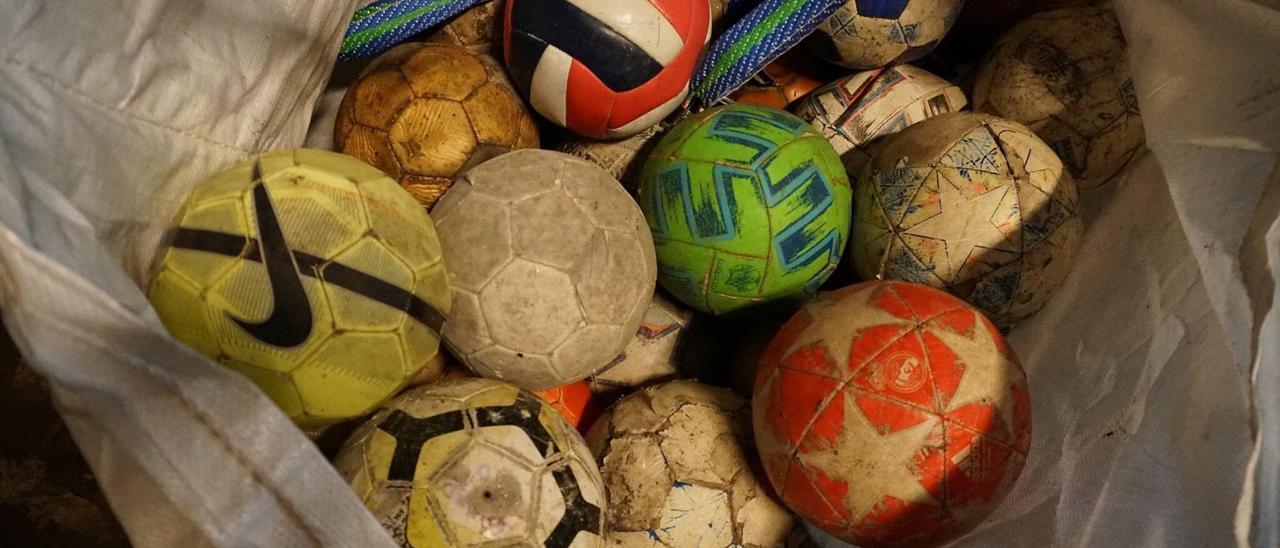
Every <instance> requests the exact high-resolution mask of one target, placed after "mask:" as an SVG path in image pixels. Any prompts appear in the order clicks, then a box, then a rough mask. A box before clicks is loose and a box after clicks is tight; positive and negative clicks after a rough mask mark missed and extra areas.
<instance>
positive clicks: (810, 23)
mask: <svg viewBox="0 0 1280 548" xmlns="http://www.w3.org/2000/svg"><path fill="white" fill-rule="evenodd" d="M484 1H487V0H377V1H376V2H374V3H372V4H370V5H369V6H367V7H364V8H361V9H360V10H359V11H357V12H356V14H355V17H353V18H352V20H351V27H350V28H348V29H347V36H346V38H345V39H344V40H343V41H342V50H341V52H340V53H339V55H338V58H339V59H342V60H350V59H361V58H364V57H372V56H374V55H377V54H379V53H381V52H383V51H385V50H387V49H390V48H391V47H392V46H394V45H396V44H398V43H400V42H401V41H403V40H405V39H407V38H409V37H410V36H413V35H415V34H418V33H419V32H422V31H424V30H427V29H430V28H432V27H435V26H437V25H439V24H441V23H443V22H444V21H446V20H448V19H449V18H451V17H453V16H455V15H457V14H459V13H461V12H462V11H464V10H466V9H467V8H470V7H472V6H474V5H476V4H479V3H481V2H484ZM752 2H753V0H729V6H728V9H729V13H730V14H731V15H732V14H734V13H736V12H741V11H743V10H744V9H746V8H747V7H748V5H749V4H751V3H752ZM844 3H845V0H764V1H763V2H760V3H759V4H758V5H756V6H754V7H752V8H751V9H750V10H749V11H747V12H746V13H745V15H743V16H742V17H741V18H740V19H738V20H737V21H736V22H735V23H734V24H733V25H732V26H730V27H729V30H727V31H725V32H724V34H722V35H721V36H720V37H718V38H716V40H715V41H714V42H713V43H712V44H711V48H710V49H709V50H708V51H707V55H706V57H704V58H703V60H702V63H701V64H700V65H699V66H698V69H697V70H696V71H695V72H694V75H693V81H692V89H693V93H692V99H691V101H690V106H691V107H692V108H695V109H696V108H701V107H703V106H709V105H714V104H716V103H717V102H719V101H721V100H723V99H724V98H725V96H727V95H729V93H731V92H732V91H733V90H735V89H738V88H739V87H740V86H742V84H744V83H746V82H747V81H748V80H750V79H751V77H752V76H754V75H755V74H756V73H757V72H759V71H760V70H761V69H763V68H764V66H765V65H767V64H769V63H770V62H771V61H773V60H774V59H776V58H778V56H780V55H782V54H783V53H785V52H786V51H787V50H788V49H791V47H792V46H795V45H796V44H797V43H799V42H800V40H802V39H804V37H805V36H808V35H809V33H811V32H813V30H814V29H816V28H818V25H819V24H821V23H822V21H823V20H825V19H826V18H828V17H830V16H831V15H832V14H834V13H835V11H836V8H839V7H840V5H842V4H844Z"/></svg>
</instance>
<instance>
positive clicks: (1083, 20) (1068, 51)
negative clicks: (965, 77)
mask: <svg viewBox="0 0 1280 548" xmlns="http://www.w3.org/2000/svg"><path fill="white" fill-rule="evenodd" d="M1125 49H1126V45H1125V40H1124V35H1123V34H1122V33H1121V31H1120V23H1119V22H1117V21H1116V16H1115V14H1114V13H1112V11H1111V8H1089V7H1086V8H1071V9H1062V10H1055V11H1050V12H1045V13H1041V14H1038V15H1035V16H1033V17H1030V18H1028V19H1027V20H1026V21H1023V22H1022V23H1019V24H1018V25H1017V26H1015V27H1013V28H1012V29H1011V30H1009V32H1008V33H1006V34H1005V35H1004V36H1002V37H1001V38H1000V41H999V42H996V45H995V46H994V47H993V48H992V49H991V51H990V52H989V53H988V54H987V57H986V59H985V60H984V61H983V62H982V64H981V65H979V67H978V72H977V76H976V78H975V80H974V84H973V104H974V108H976V109H977V110H979V111H982V112H989V113H991V114H995V115H997V116H1001V117H1003V118H1007V119H1010V120H1013V121H1015V122H1019V123H1022V124H1025V125H1026V126H1027V127H1029V128H1031V130H1032V131H1034V132H1035V133H1036V135H1037V136H1039V137H1040V138H1041V139H1044V141H1045V142H1046V143H1048V144H1049V147H1050V148H1052V149H1053V151H1054V152H1056V153H1057V154H1058V157H1060V158H1061V159H1062V162H1063V163H1064V164H1066V167H1067V169H1068V170H1070V171H1071V176H1072V177H1073V178H1074V179H1075V181H1076V184H1077V185H1079V187H1080V189H1081V190H1091V189H1094V188H1097V187H1099V186H1102V185H1103V184H1106V183H1107V182H1108V181H1110V180H1111V179H1112V178H1113V177H1115V175H1116V174H1117V173H1118V172H1119V171H1120V170H1121V169H1122V168H1124V166H1125V164H1127V163H1128V162H1129V159H1130V158H1132V157H1133V156H1134V155H1135V154H1136V153H1137V152H1138V151H1139V150H1141V149H1142V147H1143V145H1144V144H1145V143H1146V134H1145V133H1144V131H1143V125H1142V114H1141V113H1140V111H1139V109H1138V98H1137V96H1136V95H1135V93H1134V89H1133V77H1132V76H1131V75H1130V72H1129V59H1128V56H1127V55H1126V52H1125Z"/></svg>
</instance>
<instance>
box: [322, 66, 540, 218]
mask: <svg viewBox="0 0 1280 548" xmlns="http://www.w3.org/2000/svg"><path fill="white" fill-rule="evenodd" d="M505 79H506V76H505V75H503V74H502V70H501V68H500V67H499V66H497V65H496V64H495V63H486V62H484V60H482V59H481V58H480V57H478V56H476V55H475V54H472V53H470V52H468V51H467V50H465V49H463V48H461V47H458V46H454V45H450V44H420V43H411V44H404V45H401V46H398V47H396V48H394V49H392V50H390V51H388V52H387V53H384V54H383V55H382V56H381V57H379V58H378V59H376V60H374V62H373V63H372V64H371V65H370V66H369V67H368V68H367V69H366V71H365V73H364V74H363V75H361V76H360V78H359V79H357V80H356V81H355V82H354V83H352V84H351V87H350V88H349V89H348V90H347V94H346V95H345V96H344V97H343V98H342V105H341V106H340V107H339V109H338V118H337V122H336V123H335V125H334V143H336V145H337V148H338V150H339V151H340V152H343V153H345V154H350V155H352V156H355V157H357V158H360V159H361V160H364V161H366V162H369V163H371V164H373V165H375V166H377V167H378V169H381V170H383V171H385V172H387V173H389V174H390V175H391V176H392V177H393V178H395V179H397V180H399V181H400V184H401V185H402V186H404V188H405V189H406V190H408V191H409V193H410V194H413V197H414V198H417V200H418V202H420V203H421V204H422V205H424V206H426V207H428V208H430V207H431V206H433V205H435V203H436V201H437V200H439V199H440V196H441V195H442V194H444V192H445V191H446V190H448V189H449V185H451V184H453V179H454V177H456V176H457V175H458V173H459V172H461V171H462V170H463V169H464V168H465V167H468V166H469V165H472V164H474V163H477V161H479V160H482V159H486V158H488V157H491V156H493V155H496V154H498V153H501V152H506V151H508V150H511V149H517V148H537V147H538V128H537V124H536V123H535V122H534V120H533V117H532V116H530V114H529V113H528V111H526V110H525V108H524V103H522V102H521V101H520V98H519V97H518V96H516V94H515V92H514V91H513V90H512V88H511V85H510V84H509V83H507V82H506V81H505Z"/></svg>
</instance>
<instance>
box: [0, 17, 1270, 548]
mask: <svg viewBox="0 0 1280 548" xmlns="http://www.w3.org/2000/svg"><path fill="white" fill-rule="evenodd" d="M358 3H359V2H358V0H261V1H257V2H218V1H214V0H132V1H124V0H115V1H107V0H103V1H100V2H93V3H88V2H74V3H73V2H35V1H31V0H0V13H4V14H5V16H4V17H2V18H0V44H3V48H2V55H3V62H0V224H2V225H3V226H2V227H0V311H3V316H4V320H5V323H6V325H7V327H8V328H9V330H10V333H11V334H12V336H13V337H14V339H15V340H16V342H17V343H18V345H19V347H20V348H21V349H22V352H23V354H24V356H25V357H26V359H27V360H28V361H29V362H30V363H31V365H32V366H33V367H35V368H36V369H37V370H38V371H39V372H41V373H42V374H44V375H45V376H46V377H48V378H49V380H50V382H51V384H52V387H53V391H54V395H55V399H56V403H57V405H58V408H59V410H60V411H61V412H62V413H63V415H64V417H65V418H66V420H67V423H68V426H69V427H70V429H71V431H72V433H73V435H74V436H75V439H76V441H77V443H78V444H79V446H80V448H81V449H82V451H83V452H84V453H85V457H86V459H87V460H88V461H89V463H90V465H91V467H92V468H93V470H94V472H95V474H96V475H97V477H98V479H99V482H100V483H101V484H102V486H103V489H104V491H105V492H106V495H107V497H108V500H109V501H110V503H111V505H112V508H113V510H114V511H115V512H116V514H117V515H118V516H119V517H120V519H121V520H122V522H123V523H124V526H125V528H126V530H127V531H128V533H129V535H130V538H131V540H132V541H133V542H134V543H136V544H138V545H140V546H152V545H163V546H170V545H176V544H186V545H221V546H250V545H261V546H282V545H287V546H303V545H318V544H326V545H341V546H387V545H390V544H391V543H390V540H389V538H388V537H387V536H386V535H385V534H384V533H383V532H382V531H381V530H380V528H379V526H378V524H377V523H376V522H375V521H374V520H373V519H372V518H371V517H370V516H369V515H368V513H367V512H366V511H365V510H364V509H363V507H362V505H361V504H360V502H359V501H358V500H357V499H356V497H355V496H354V495H352V494H351V492H350V491H349V489H347V488H346V486H345V484H344V483H343V482H342V480H341V479H340V478H339V477H338V476H337V474H336V473H334V471H333V469H332V468H331V467H330V466H329V465H328V463H326V462H325V460H324V458H323V456H322V455H321V454H320V453H319V452H318V451H317V450H316V449H315V448H314V446H313V445H312V444H311V443H310V442H309V441H308V440H307V438H306V437H305V436H303V435H302V434H301V433H300V432H298V430H297V429H296V428H294V427H293V425H292V424H291V423H289V421H288V420H287V419H286V418H285V417H284V416H283V415H282V414H281V413H280V412H279V411H278V410H277V409H276V408H275V407H274V406H273V405H272V404H271V403H270V401H268V400H267V399H266V398H265V397H263V396H262V395H261V394H260V393H259V392H258V391H257V390H256V389H255V388H254V387H253V386H252V384H251V383H249V382H248V381H246V380H245V379H243V378H242V377H240V376H239V375H237V374H235V373H233V372H231V371H230V370H227V369H226V368H223V367H220V366H218V365H217V364H215V363H213V362H211V361H209V360H208V359H205V358H203V357H201V356H199V355H197V354H196V353H195V352H193V351H191V350H189V349H187V348H185V347H184V346H182V345H181V344H179V343H177V342H175V341H174V340H173V339H172V338H170V337H169V336H168V335H167V334H166V333H165V331H164V328H163V327H162V326H161V325H160V324H159V322H158V321H157V319H156V317H155V315H154V314H153V313H152V311H151V309H150V306H149V305H148V304H147V302H146V299H145V298H144V296H143V294H142V292H141V290H140V289H139V287H140V285H141V284H142V283H143V281H144V279H145V277H146V271H147V267H148V265H149V263H150V260H151V256H152V254H153V253H154V251H155V244H156V242H157V241H158V238H159V236H160V234H161V232H162V230H163V228H164V227H165V226H166V225H167V223H168V221H169V220H170V219H171V218H172V216H173V214H174V213H175V212H176V209H177V207H178V205H179V203H180V201H181V200H182V198H183V197H184V196H185V194H186V192H187V191H188V190H189V189H190V188H191V187H192V186H193V185H195V184H197V183H198V182H200V181H201V180H203V179H204V178H206V177H207V176H208V175H209V174H211V173H214V172H217V171H219V170H221V169H224V168H226V167H228V166H230V165H232V164H234V163H236V162H237V161H239V160H242V159H243V158H245V157H247V156H249V155H251V154H253V153H256V152H259V151H264V150H270V149H277V148H288V147H294V146H299V145H301V144H303V142H304V137H305V135H306V133H307V130H308V126H309V125H310V124H312V118H313V116H312V114H313V109H314V108H315V105H316V102H317V98H318V97H320V95H321V92H322V90H323V89H324V87H325V84H326V81H327V80H328V78H329V75H330V70H331V69H332V66H333V59H334V58H335V57H336V53H337V48H338V44H339V42H340V40H341V36H342V31H343V30H344V28H345V26H346V23H347V22H348V21H349V18H350V16H351V13H352V11H353V10H354V8H355V5H356V4H358ZM1115 9H1116V12H1117V15H1118V16H1119V19H1120V21H1121V24H1122V26H1123V28H1124V31H1125V35H1126V37H1127V39H1128V41H1129V44H1130V52H1129V53H1130V57H1131V61H1132V62H1131V66H1132V67H1133V70H1134V80H1135V87H1136V89H1137V93H1138V98H1139V103H1140V105H1141V108H1142V111H1143V119H1144V122H1145V125H1146V128H1147V134H1148V146H1149V148H1150V149H1151V153H1149V154H1146V155H1144V156H1142V157H1141V158H1139V159H1136V160H1135V161H1134V162H1133V164H1132V165H1131V166H1130V168H1129V169H1128V170H1127V172H1126V174H1125V175H1123V176H1122V177H1121V178H1120V179H1119V180H1117V181H1114V182H1113V183H1111V184H1110V185H1109V186H1107V187H1104V188H1103V189H1101V190H1099V191H1096V192H1093V193H1089V194H1086V195H1085V196H1084V198H1083V200H1082V207H1083V210H1084V215H1085V219H1086V223H1087V227H1088V228H1087V232H1086V236H1085V242H1084V245H1083V247H1082V253H1081V255H1080V257H1079V260H1078V262H1077V264H1076V266H1075V269H1074V270H1073V272H1072V274H1071V276H1070V278H1069V279H1068V280H1067V282H1066V284H1065V285H1064V287H1063V288H1062V289H1061V290H1059V292H1058V293H1057V295H1056V296H1055V297H1054V298H1053V299H1052V300H1051V302H1050V303H1049V305H1048V306H1047V307H1046V308H1045V310H1043V311H1042V312H1041V313H1040V314H1038V315H1037V316H1035V317H1033V318H1032V319H1030V320H1028V321H1026V322H1024V323H1023V324H1021V325H1019V326H1018V327H1017V328H1016V329H1015V330H1014V332H1013V333H1012V334H1011V336H1010V341H1011V343H1012V344H1013V346H1014V348H1015V349H1016V350H1017V351H1018V353H1019V355H1020V356H1021V357H1022V359H1023V362H1024V364H1025V366H1026V368H1027V371H1028V375H1029V379H1030V386H1031V392H1032V402H1033V414H1034V434H1033V440H1034V441H1033V445H1032V450H1031V454H1030V458H1029V460H1028V462H1027V466H1026V469H1025V470H1024V472H1023V474H1022V477H1021V479H1020V480H1019V482H1018V483H1017V485H1016V486H1015V487H1014V489H1013V491H1012V492H1011V493H1010V495H1009V496H1008V498H1007V499H1006V500H1005V502H1004V503H1003V504H1002V505H1001V506H1000V508H999V509H997V511H996V512H995V514H994V515H993V516H992V518H991V519H990V520H988V522H987V523H985V524H983V525H982V526H981V527H980V528H979V529H978V530H976V531H975V532H973V533H972V534H970V535H969V536H967V537H966V538H964V539H961V540H960V541H958V542H957V544H961V545H974V546H978V545H989V544H1010V545H1051V544H1052V545H1084V544H1088V545H1103V546H1109V545H1124V546H1132V545H1160V546H1222V545H1230V544H1239V545H1254V546H1276V545H1280V533H1278V532H1277V524H1280V307H1277V306H1276V303H1275V301H1276V286H1277V282H1280V175H1277V169H1276V167H1277V151H1278V150H1280V58H1277V56H1276V55H1275V52H1276V51H1280V2H1278V1H1276V0H1254V1H1249V0H1201V1H1194V0H1166V1H1164V2H1156V1H1153V0H1117V1H1116V2H1115ZM327 97H328V98H329V99H330V100H329V101H327V103H326V104H328V106H329V108H330V110H331V108H332V103H334V102H335V99H336V98H337V97H340V92H334V91H330V92H328V94H327ZM324 113H325V110H324V109H321V112H320V113H319V114H317V116H316V117H315V118H316V122H315V123H316V125H317V126H318V127H317V128H313V129H315V131H313V132H312V136H311V139H310V140H309V141H308V142H310V143H313V144H323V143H325V142H327V135H326V131H325V130H324V129H323V127H322V126H323V124H325V123H328V122H329V121H328V120H327V119H326V118H327V117H326V116H325V115H324Z"/></svg>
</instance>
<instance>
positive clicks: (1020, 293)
mask: <svg viewBox="0 0 1280 548" xmlns="http://www.w3.org/2000/svg"><path fill="white" fill-rule="evenodd" d="M1076 201H1077V194H1076V186H1075V182H1074V181H1073V180H1072V179H1071V175H1070V174H1069V173H1067V172H1066V171H1065V170H1064V169H1063V166H1062V161H1061V160H1059V159H1058V156H1057V155H1056V154H1054V152H1053V149H1051V148H1049V146H1048V145H1046V144H1045V143H1044V141H1042V140H1040V138H1039V137H1036V135H1035V134H1034V133H1032V132H1031V130H1029V129H1027V127H1026V126H1023V125H1022V124H1019V123H1017V122H1011V121H1008V120H1004V119H1001V118H997V117H994V116H990V115H986V114H973V113H968V112H959V113H949V114H942V115H939V116H935V117H933V118H929V119H928V120H925V121H923V122H920V123H918V124H915V125H912V126H911V127H908V128H907V129H905V130H903V131H902V132H900V133H896V134H894V135H890V136H888V137H886V138H885V139H884V141H882V142H881V143H880V144H879V145H878V146H877V147H876V148H875V149H874V153H873V158H872V159H871V161H870V163H868V164H867V166H866V167H865V168H864V169H863V171H862V175H861V176H860V177H859V178H858V183H857V185H856V188H855V190H854V205H855V207H854V215H853V231H852V236H851V237H850V238H849V257H850V260H852V261H853V265H854V267H855V268H856V269H857V271H858V274H860V275H861V276H862V277H863V278H864V279H872V278H876V279H888V280H902V281H908V282H915V283H921V284H925V285H928V286H931V287H936V288H939V289H945V290H947V291H949V292H951V293H953V294H955V295H956V296H958V297H960V298H962V299H965V300H966V301H969V302H970V303H972V304H973V305H974V306H977V307H978V308H980V309H982V311H983V312H985V313H986V314H987V316H988V317H990V318H991V319H992V321H994V322H995V323H996V325H998V326H1000V327H1001V328H1008V327H1010V326H1011V325H1013V324H1014V323H1015V322H1017V321H1018V320H1020V319H1022V318H1025V317H1027V316H1030V315H1032V314H1034V313H1035V312H1036V311H1038V310H1040V308H1041V307H1043V306H1044V304H1045V303H1046V302H1047V301H1048V300H1049V296H1050V294H1051V293H1052V292H1053V291H1054V290H1055V289H1057V288H1058V286H1060V285H1062V281H1063V280H1064V279H1065V278H1066V277H1067V274H1068V273H1070V271H1071V265H1072V263H1073V262H1074V260H1075V255H1076V251H1077V250H1078V249H1079V247H1080V238H1081V235H1082V233H1083V231H1084V228H1083V225H1082V223H1081V222H1080V217H1079V216H1078V215H1077V213H1076Z"/></svg>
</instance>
